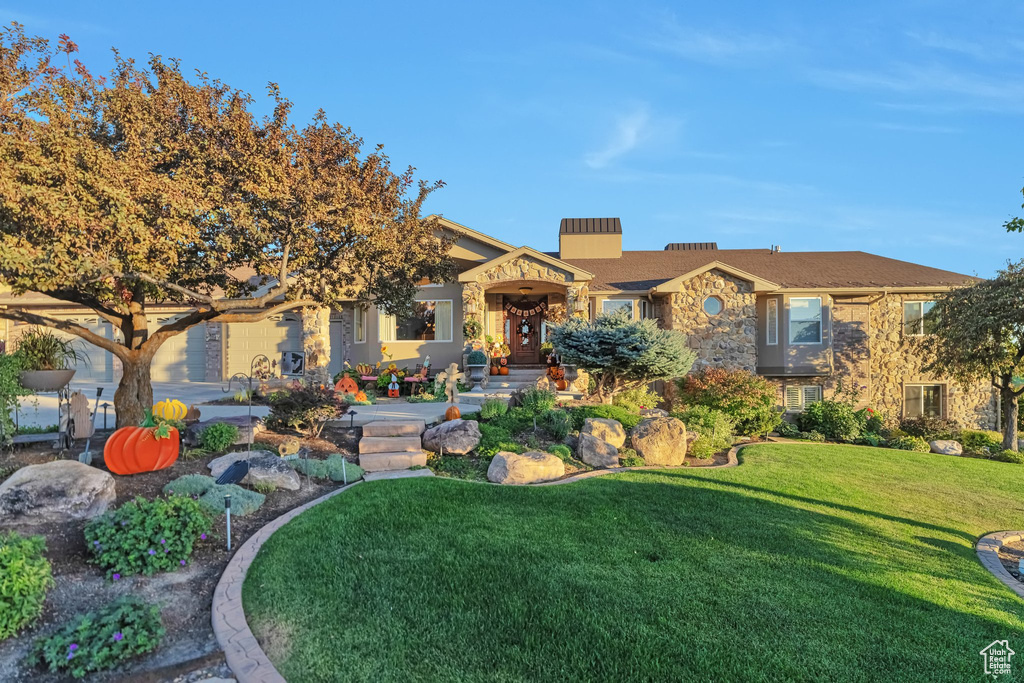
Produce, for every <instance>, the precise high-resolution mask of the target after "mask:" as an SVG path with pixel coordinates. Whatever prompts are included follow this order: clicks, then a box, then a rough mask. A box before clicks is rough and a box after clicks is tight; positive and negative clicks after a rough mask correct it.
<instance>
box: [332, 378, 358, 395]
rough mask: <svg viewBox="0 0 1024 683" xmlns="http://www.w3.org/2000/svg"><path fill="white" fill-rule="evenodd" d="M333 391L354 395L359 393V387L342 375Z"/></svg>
mask: <svg viewBox="0 0 1024 683" xmlns="http://www.w3.org/2000/svg"><path fill="white" fill-rule="evenodd" d="M334 390H335V391H337V392H338V393H340V394H354V393H356V392H357V391H359V385H358V384H356V381H355V380H354V379H352V378H351V377H349V376H348V375H342V377H341V379H339V380H338V383H337V384H335V385H334Z"/></svg>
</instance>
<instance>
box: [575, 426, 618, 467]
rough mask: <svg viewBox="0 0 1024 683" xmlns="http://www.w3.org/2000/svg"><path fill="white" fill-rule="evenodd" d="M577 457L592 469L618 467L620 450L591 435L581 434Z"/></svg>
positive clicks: (577, 446)
mask: <svg viewBox="0 0 1024 683" xmlns="http://www.w3.org/2000/svg"><path fill="white" fill-rule="evenodd" d="M576 457H578V458H579V459H580V460H582V461H583V462H585V463H587V464H588V465H590V466H591V467H618V466H619V449H618V448H616V447H615V446H613V445H612V444H610V443H608V442H607V441H602V440H601V439H599V438H597V437H596V436H591V435H590V434H580V438H579V440H578V441H577V443H576Z"/></svg>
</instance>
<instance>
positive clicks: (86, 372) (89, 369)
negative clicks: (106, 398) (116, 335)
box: [54, 316, 114, 382]
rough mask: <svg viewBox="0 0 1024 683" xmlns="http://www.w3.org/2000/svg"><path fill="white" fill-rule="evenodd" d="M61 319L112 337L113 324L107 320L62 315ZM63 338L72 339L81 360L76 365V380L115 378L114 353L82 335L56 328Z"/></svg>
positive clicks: (96, 380)
mask: <svg viewBox="0 0 1024 683" xmlns="http://www.w3.org/2000/svg"><path fill="white" fill-rule="evenodd" d="M60 319H61V320H67V321H68V322H71V323H74V324H76V325H81V326H82V327H84V328H86V329H87V330H89V331H90V332H94V333H95V334H98V335H99V336H101V337H103V338H105V339H111V338H112V337H111V335H112V326H111V325H110V323H108V322H107V321H106V320H103V319H102V318H99V317H92V316H71V317H63V316H62V317H61V318H60ZM54 332H56V334H57V335H58V336H59V337H61V338H62V339H70V340H71V341H72V343H73V345H74V348H75V351H76V352H78V354H79V356H81V360H80V361H79V362H78V363H77V364H76V365H75V378H74V379H75V381H79V382H83V381H84V382H110V381H113V379H114V354H112V353H110V352H109V351H106V350H104V349H101V348H100V347H98V346H96V345H95V344H91V343H89V342H87V341H85V340H84V339H82V338H81V337H79V336H77V335H73V334H68V333H66V332H61V331H60V330H54Z"/></svg>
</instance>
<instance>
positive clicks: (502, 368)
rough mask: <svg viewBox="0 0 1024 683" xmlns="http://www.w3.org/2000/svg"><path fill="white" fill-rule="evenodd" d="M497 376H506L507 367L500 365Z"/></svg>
mask: <svg viewBox="0 0 1024 683" xmlns="http://www.w3.org/2000/svg"><path fill="white" fill-rule="evenodd" d="M498 374H499V375H507V374H508V366H505V365H502V366H501V367H500V368H498Z"/></svg>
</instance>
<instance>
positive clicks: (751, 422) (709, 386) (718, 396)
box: [679, 367, 782, 436]
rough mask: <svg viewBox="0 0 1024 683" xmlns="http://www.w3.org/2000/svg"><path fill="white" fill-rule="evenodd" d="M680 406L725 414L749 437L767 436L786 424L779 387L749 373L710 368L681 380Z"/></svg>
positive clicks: (738, 429) (740, 432)
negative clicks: (779, 402)
mask: <svg viewBox="0 0 1024 683" xmlns="http://www.w3.org/2000/svg"><path fill="white" fill-rule="evenodd" d="M679 402H680V403H681V404H682V405H683V406H685V407H690V406H707V407H708V408H714V409H715V410H721V411H722V412H723V413H725V414H726V415H728V416H729V417H731V418H732V419H733V421H734V422H735V423H736V432H737V433H739V434H743V435H745V436H756V435H758V434H767V433H768V432H770V431H772V430H774V429H775V427H776V426H778V424H779V422H780V421H781V420H782V415H780V414H779V412H778V411H776V409H775V407H776V405H777V403H778V396H777V393H776V390H775V385H773V384H772V383H771V382H769V381H768V380H766V379H765V378H763V377H758V376H757V375H755V374H753V373H750V372H747V371H746V370H726V369H724V368H712V367H707V368H704V369H702V370H701V371H700V372H697V373H695V374H692V375H687V376H686V377H683V378H682V379H681V380H679Z"/></svg>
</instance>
